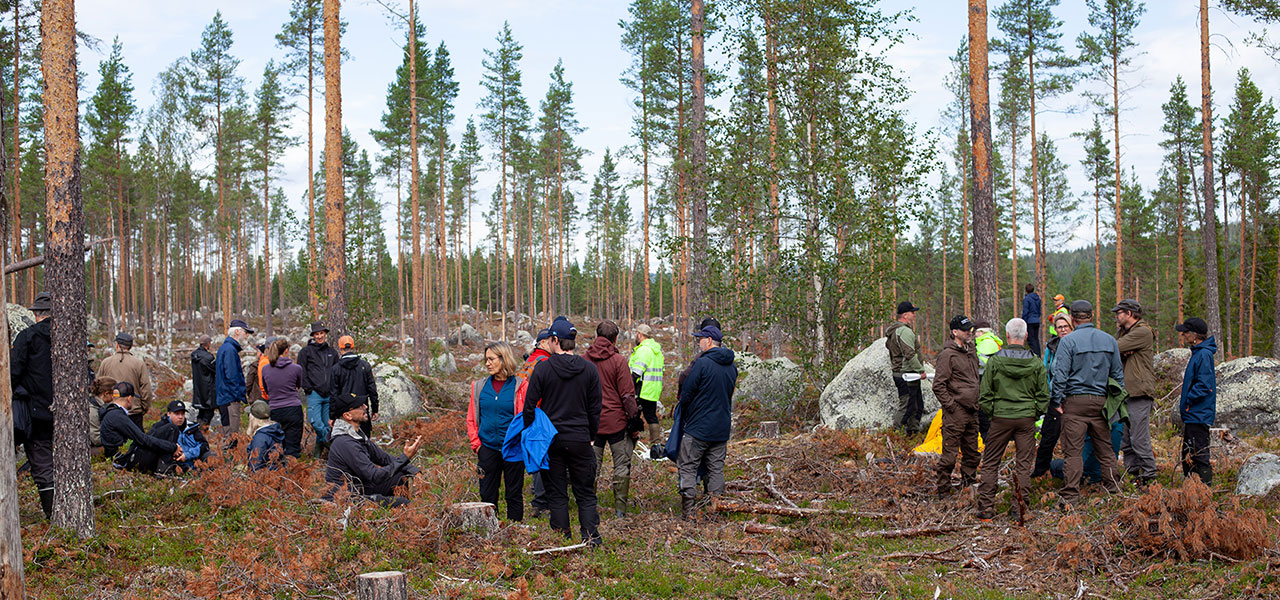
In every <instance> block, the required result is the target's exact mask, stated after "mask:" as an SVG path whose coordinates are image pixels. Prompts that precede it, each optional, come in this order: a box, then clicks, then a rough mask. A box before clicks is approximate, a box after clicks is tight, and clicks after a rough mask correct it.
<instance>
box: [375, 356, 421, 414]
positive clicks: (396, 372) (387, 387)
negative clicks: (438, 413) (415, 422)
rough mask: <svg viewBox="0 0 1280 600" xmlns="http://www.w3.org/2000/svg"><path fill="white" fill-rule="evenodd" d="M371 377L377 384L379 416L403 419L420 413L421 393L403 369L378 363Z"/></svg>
mask: <svg viewBox="0 0 1280 600" xmlns="http://www.w3.org/2000/svg"><path fill="white" fill-rule="evenodd" d="M373 377H374V379H375V380H377V382H378V411H379V414H380V416H383V417H404V416H409V415H413V414H417V413H419V412H421V411H422V393H421V392H420V391H418V386H417V385H415V384H414V383H413V380H412V379H409V376H408V375H406V374H405V372H404V369H401V368H400V367H399V366H396V365H394V364H391V363H378V364H377V365H375V366H374V367H373Z"/></svg>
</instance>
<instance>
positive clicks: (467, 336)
mask: <svg viewBox="0 0 1280 600" xmlns="http://www.w3.org/2000/svg"><path fill="white" fill-rule="evenodd" d="M459 337H461V338H462V343H464V344H470V345H472V346H479V345H481V344H483V343H484V338H483V337H482V336H481V335H480V332H478V331H476V328H475V327H472V326H471V324H470V323H463V324H462V327H461V328H460V330H459V333H457V334H454V335H452V336H450V339H453V340H457V339H458V338H459Z"/></svg>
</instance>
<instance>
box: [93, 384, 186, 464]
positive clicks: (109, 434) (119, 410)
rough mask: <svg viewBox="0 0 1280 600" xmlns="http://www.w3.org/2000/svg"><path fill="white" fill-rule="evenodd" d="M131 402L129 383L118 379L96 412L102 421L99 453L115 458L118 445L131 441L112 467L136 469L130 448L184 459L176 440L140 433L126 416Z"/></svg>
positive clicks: (132, 398) (131, 395) (139, 429)
mask: <svg viewBox="0 0 1280 600" xmlns="http://www.w3.org/2000/svg"><path fill="white" fill-rule="evenodd" d="M133 401H134V391H133V384H132V383H129V382H127V381H121V382H119V383H117V384H116V386H115V388H114V389H113V391H112V394H111V402H110V403H109V404H107V405H106V406H103V407H102V411H101V412H99V413H98V418H99V419H100V420H101V422H102V431H101V433H102V447H103V455H104V456H106V457H107V458H115V457H116V453H117V452H118V451H119V449H120V446H123V445H124V443H125V442H126V441H132V442H133V445H132V446H130V451H129V452H126V453H125V454H124V455H123V456H120V457H119V458H117V459H116V460H115V461H114V462H113V464H114V466H115V467H116V468H119V469H126V468H127V469H139V468H140V466H139V465H137V464H136V461H135V460H134V457H135V456H136V452H134V449H137V448H146V449H148V450H150V451H152V452H155V453H158V454H167V455H171V456H173V460H175V461H183V460H186V459H187V457H186V455H184V454H183V453H182V448H179V447H178V445H177V444H176V443H174V442H170V441H168V440H162V439H160V438H156V437H152V436H150V435H147V434H145V433H143V432H142V429H141V428H140V427H138V425H137V424H136V423H134V422H133V420H132V419H130V418H129V407H131V406H133V404H132V402H133Z"/></svg>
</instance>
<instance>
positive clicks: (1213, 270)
mask: <svg viewBox="0 0 1280 600" xmlns="http://www.w3.org/2000/svg"><path fill="white" fill-rule="evenodd" d="M1209 75H1210V65H1209V0H1200V128H1201V129H1200V132H1201V136H1202V150H1203V155H1202V158H1203V160H1204V182H1203V183H1204V186H1203V190H1204V221H1203V224H1202V226H1201V228H1200V243H1201V244H1202V245H1203V247H1204V265H1205V269H1204V281H1205V309H1206V312H1207V318H1206V319H1205V320H1206V321H1208V325H1209V333H1210V334H1211V335H1222V334H1223V330H1222V312H1221V308H1220V305H1219V302H1220V300H1219V297H1218V222H1217V209H1216V197H1215V188H1214V185H1213V87H1212V85H1211V83H1210V80H1209ZM1222 352H1223V349H1222V346H1218V351H1217V352H1216V353H1215V356H1216V358H1218V359H1221V358H1222Z"/></svg>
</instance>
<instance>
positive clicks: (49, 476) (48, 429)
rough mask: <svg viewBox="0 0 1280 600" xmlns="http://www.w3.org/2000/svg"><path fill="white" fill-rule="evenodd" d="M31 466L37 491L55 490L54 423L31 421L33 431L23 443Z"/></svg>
mask: <svg viewBox="0 0 1280 600" xmlns="http://www.w3.org/2000/svg"><path fill="white" fill-rule="evenodd" d="M22 450H23V451H24V452H26V453H27V462H28V463H30V464H31V479H32V481H34V482H35V484H36V490H39V491H42V492H43V491H46V490H48V491H52V490H53V421H45V420H44V419H31V431H30V433H28V434H27V439H26V440H24V441H23V442H22Z"/></svg>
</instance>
